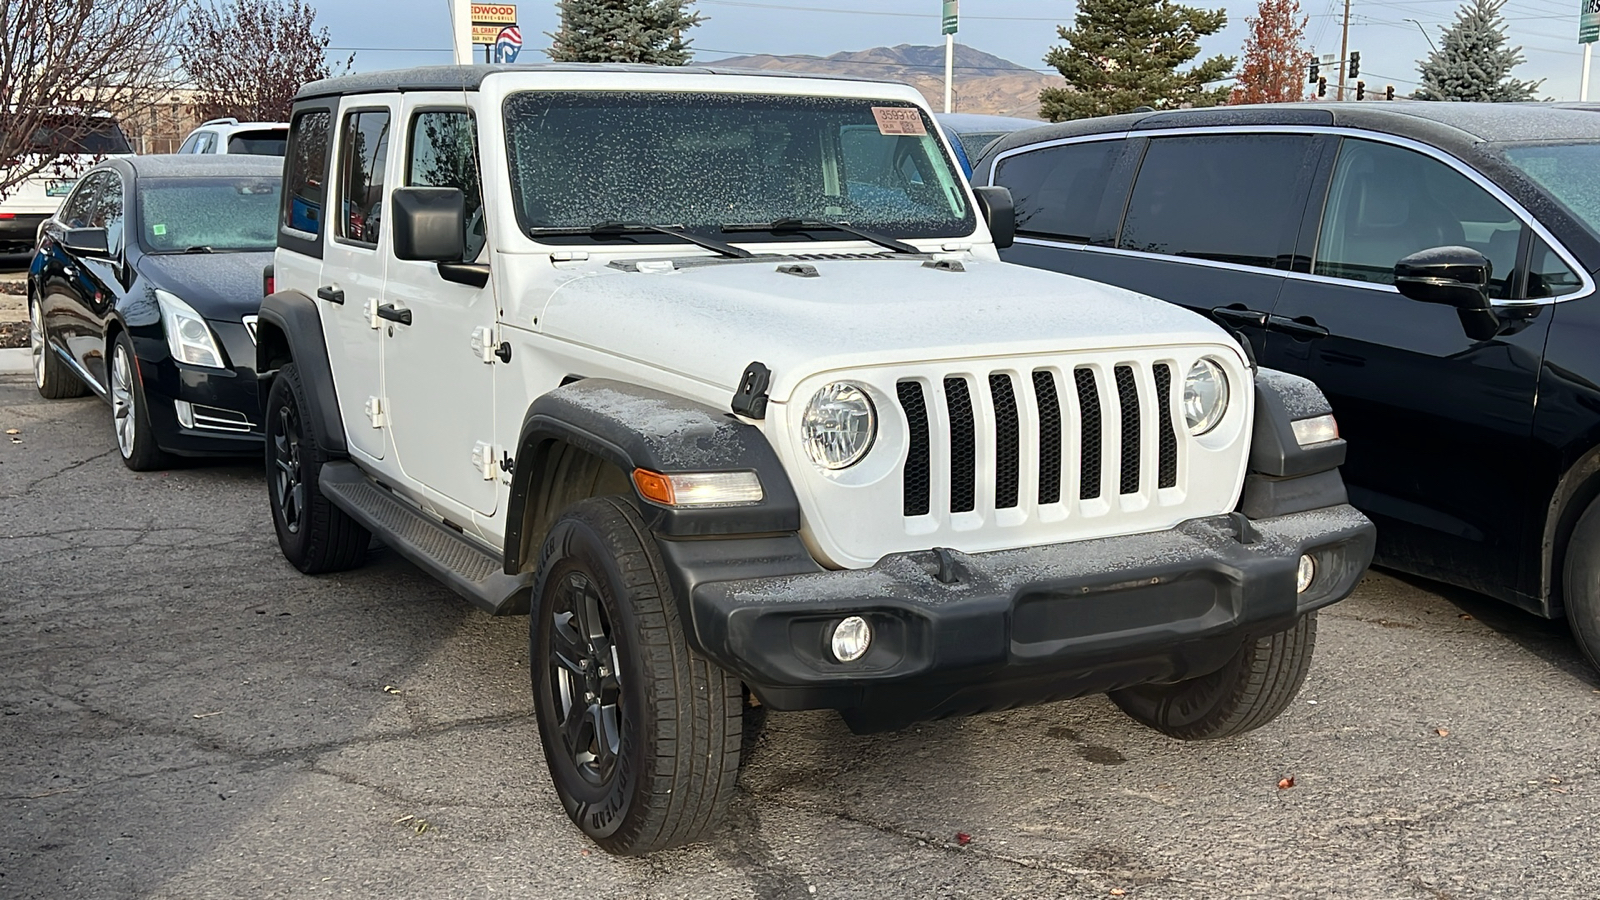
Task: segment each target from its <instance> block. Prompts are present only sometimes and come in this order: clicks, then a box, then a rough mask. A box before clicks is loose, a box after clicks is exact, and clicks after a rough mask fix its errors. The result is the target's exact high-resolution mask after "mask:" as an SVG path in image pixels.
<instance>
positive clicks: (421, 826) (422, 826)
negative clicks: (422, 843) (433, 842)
mask: <svg viewBox="0 0 1600 900" xmlns="http://www.w3.org/2000/svg"><path fill="white" fill-rule="evenodd" d="M427 830H428V820H427V819H418V820H417V834H421V833H423V832H424V831H427Z"/></svg>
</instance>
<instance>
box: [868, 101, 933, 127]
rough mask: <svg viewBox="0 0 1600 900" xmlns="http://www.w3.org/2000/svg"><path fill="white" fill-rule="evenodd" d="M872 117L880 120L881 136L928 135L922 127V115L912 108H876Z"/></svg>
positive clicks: (873, 109)
mask: <svg viewBox="0 0 1600 900" xmlns="http://www.w3.org/2000/svg"><path fill="white" fill-rule="evenodd" d="M872 117H873V118H875V119H877V120H878V133H879V134H927V133H928V130H927V129H926V128H924V127H922V114H921V113H919V112H917V110H916V109H915V108H914V107H910V106H874V107H873V108H872Z"/></svg>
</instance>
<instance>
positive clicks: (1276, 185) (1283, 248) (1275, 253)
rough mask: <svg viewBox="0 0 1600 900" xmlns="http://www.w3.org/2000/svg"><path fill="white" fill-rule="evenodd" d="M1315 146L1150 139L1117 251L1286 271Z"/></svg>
mask: <svg viewBox="0 0 1600 900" xmlns="http://www.w3.org/2000/svg"><path fill="white" fill-rule="evenodd" d="M1313 140H1314V139H1313V138H1310V137H1306V136H1301V135H1288V134H1241V135H1196V136H1195V137H1172V138H1158V139H1155V140H1152V141H1151V142H1150V148H1149V150H1148V151H1146V153H1145V157H1144V161H1143V162H1142V163H1141V164H1140V166H1139V176H1138V179H1137V180H1136V181H1135V182H1134V185H1133V195H1132V196H1131V197H1130V198H1129V200H1128V212H1127V217H1126V218H1125V219H1124V220H1123V223H1122V235H1121V237H1120V238H1119V239H1118V241H1117V246H1118V247H1120V248H1122V249H1124V250H1139V251H1143V252H1145V253H1161V254H1165V255H1168V256H1184V257H1190V258H1194V259H1210V260H1217V261H1219V262H1230V263H1237V264H1240V265H1247V266H1261V267H1264V268H1272V267H1274V266H1277V265H1279V264H1280V263H1281V264H1283V265H1285V266H1286V265H1287V263H1288V259H1289V256H1290V254H1291V253H1292V252H1293V249H1294V239H1295V234H1296V232H1297V231H1298V227H1299V224H1300V216H1301V214H1302V213H1303V212H1304V211H1305V195H1306V191H1307V185H1306V180H1307V179H1306V173H1307V170H1308V168H1309V167H1307V166H1306V159H1307V153H1308V151H1309V150H1310V149H1311V147H1312V141H1313ZM1019 227H1020V226H1019Z"/></svg>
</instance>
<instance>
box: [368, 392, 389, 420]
mask: <svg viewBox="0 0 1600 900" xmlns="http://www.w3.org/2000/svg"><path fill="white" fill-rule="evenodd" d="M367 420H368V421H370V422H371V423H372V427H373V428H382V427H384V426H385V425H388V424H389V410H388V408H387V406H386V405H385V404H384V402H383V398H382V397H368V398H367Z"/></svg>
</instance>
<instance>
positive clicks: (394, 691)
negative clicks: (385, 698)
mask: <svg viewBox="0 0 1600 900" xmlns="http://www.w3.org/2000/svg"><path fill="white" fill-rule="evenodd" d="M383 692H384V693H385V694H398V693H400V689H399V688H397V687H395V686H394V685H392V684H386V685H384V686H383Z"/></svg>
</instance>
